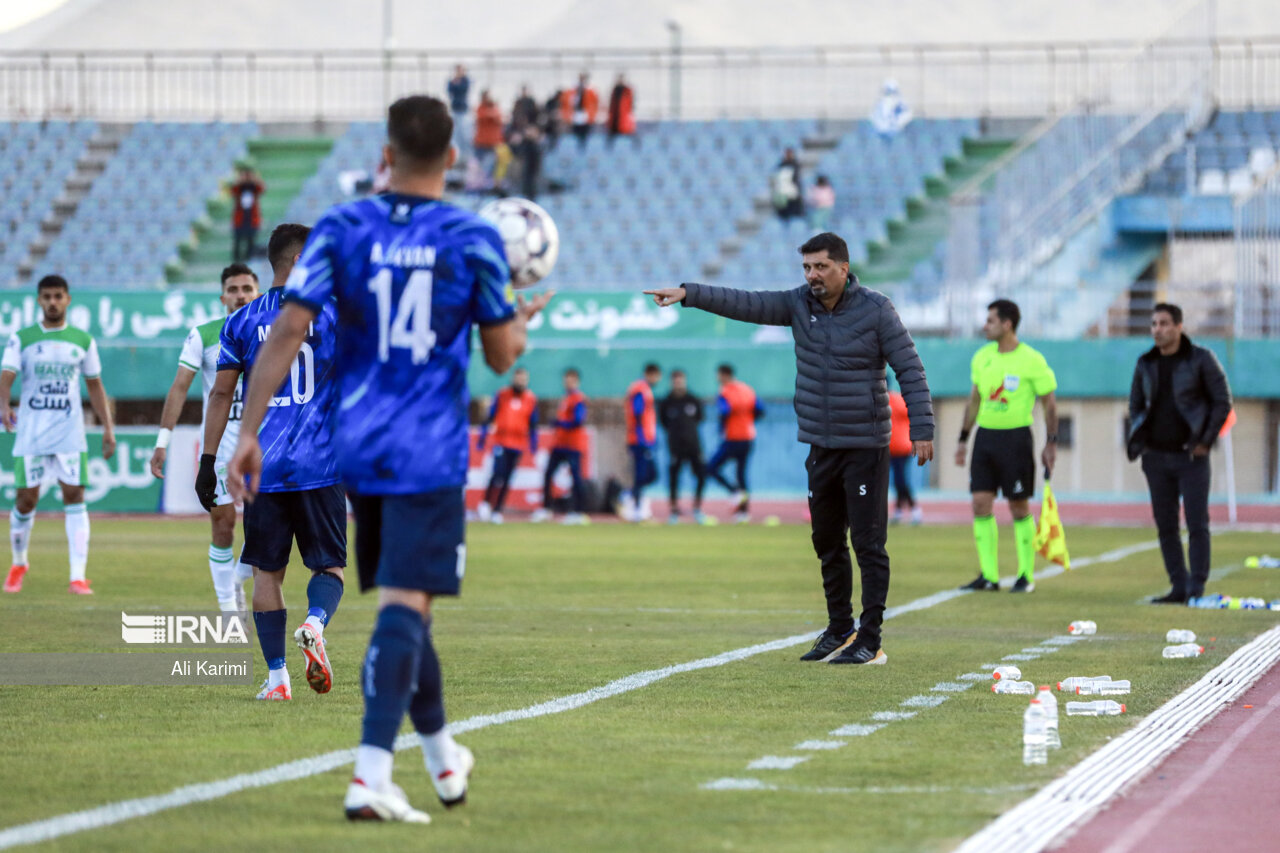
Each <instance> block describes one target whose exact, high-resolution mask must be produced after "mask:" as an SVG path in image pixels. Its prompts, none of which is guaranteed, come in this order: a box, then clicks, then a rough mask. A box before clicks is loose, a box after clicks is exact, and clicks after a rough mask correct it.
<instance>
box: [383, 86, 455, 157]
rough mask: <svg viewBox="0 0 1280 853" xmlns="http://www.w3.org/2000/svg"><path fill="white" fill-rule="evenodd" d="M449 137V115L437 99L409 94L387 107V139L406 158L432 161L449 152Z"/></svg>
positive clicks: (450, 116) (451, 133)
mask: <svg viewBox="0 0 1280 853" xmlns="http://www.w3.org/2000/svg"><path fill="white" fill-rule="evenodd" d="M452 139H453V116H452V115H450V114H449V108H448V107H446V106H445V103H444V101H442V100H440V99H439V98H433V97H431V96H430V95H410V96H408V97H407V98H401V99H400V100H398V101H396V102H395V103H394V104H392V105H391V108H390V109H388V110H387V141H388V142H390V143H391V147H392V148H394V149H395V150H396V151H397V152H398V153H400V154H403V155H404V156H405V157H408V158H409V159H410V160H416V161H418V162H420V163H423V164H434V163H436V162H437V161H438V160H441V159H442V158H443V157H444V155H445V154H447V153H448V152H449V145H450V142H451V141H452Z"/></svg>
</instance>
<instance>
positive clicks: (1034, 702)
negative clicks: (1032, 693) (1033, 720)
mask: <svg viewBox="0 0 1280 853" xmlns="http://www.w3.org/2000/svg"><path fill="white" fill-rule="evenodd" d="M1031 704H1032V705H1039V704H1040V700H1039V699H1038V698H1037V699H1032V700H1031Z"/></svg>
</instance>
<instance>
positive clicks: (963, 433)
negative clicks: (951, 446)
mask: <svg viewBox="0 0 1280 853" xmlns="http://www.w3.org/2000/svg"><path fill="white" fill-rule="evenodd" d="M968 440H969V430H967V429H962V430H960V443H961V444H964V443H965V442H966V441H968Z"/></svg>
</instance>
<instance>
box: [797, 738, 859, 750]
mask: <svg viewBox="0 0 1280 853" xmlns="http://www.w3.org/2000/svg"><path fill="white" fill-rule="evenodd" d="M846 743H848V741H847V740H802V741H800V743H798V744H796V745H795V746H793V747H791V748H792V749H805V750H809V751H811V752H815V751H818V750H823V749H839V748H840V747H842V746H844V745H845V744H846Z"/></svg>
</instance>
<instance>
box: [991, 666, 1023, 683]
mask: <svg viewBox="0 0 1280 853" xmlns="http://www.w3.org/2000/svg"><path fill="white" fill-rule="evenodd" d="M991 677H992V678H994V679H995V680H996V681H1000V680H1005V681H1017V680H1018V679H1019V678H1021V677H1022V670H1020V669H1018V668H1017V667H1016V666H998V667H996V668H995V669H993V670H992V671H991Z"/></svg>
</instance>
